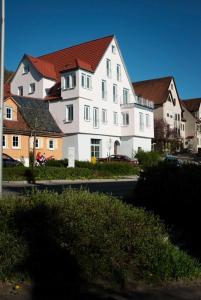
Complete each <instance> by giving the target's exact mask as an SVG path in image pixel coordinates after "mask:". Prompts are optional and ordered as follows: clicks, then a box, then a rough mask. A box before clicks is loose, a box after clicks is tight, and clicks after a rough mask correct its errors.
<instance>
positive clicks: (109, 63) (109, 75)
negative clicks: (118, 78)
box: [106, 58, 112, 78]
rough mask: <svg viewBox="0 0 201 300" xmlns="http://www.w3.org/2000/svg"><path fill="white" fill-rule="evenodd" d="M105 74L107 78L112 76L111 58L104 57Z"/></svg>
mask: <svg viewBox="0 0 201 300" xmlns="http://www.w3.org/2000/svg"><path fill="white" fill-rule="evenodd" d="M106 74H107V77H108V78H111V77H112V69H111V60H110V59H109V58H106Z"/></svg>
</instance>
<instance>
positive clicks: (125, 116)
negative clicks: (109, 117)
mask: <svg viewBox="0 0 201 300" xmlns="http://www.w3.org/2000/svg"><path fill="white" fill-rule="evenodd" d="M121 115H122V125H129V114H128V113H122V114H121Z"/></svg>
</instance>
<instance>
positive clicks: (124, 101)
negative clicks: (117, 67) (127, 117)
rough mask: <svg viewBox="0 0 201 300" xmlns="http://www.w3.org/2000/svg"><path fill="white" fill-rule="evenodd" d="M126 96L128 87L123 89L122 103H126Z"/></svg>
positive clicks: (127, 95)
mask: <svg viewBox="0 0 201 300" xmlns="http://www.w3.org/2000/svg"><path fill="white" fill-rule="evenodd" d="M128 97H129V90H128V89H123V104H127V103H128V100H129V99H128Z"/></svg>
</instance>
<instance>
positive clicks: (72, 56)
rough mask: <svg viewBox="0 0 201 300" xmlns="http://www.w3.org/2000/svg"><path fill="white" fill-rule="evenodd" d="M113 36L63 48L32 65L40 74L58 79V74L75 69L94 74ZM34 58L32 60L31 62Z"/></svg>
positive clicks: (37, 59)
mask: <svg viewBox="0 0 201 300" xmlns="http://www.w3.org/2000/svg"><path fill="white" fill-rule="evenodd" d="M113 37H114V36H113V35H111V36H107V37H103V38H100V39H97V40H93V41H89V42H86V43H83V44H79V45H76V46H72V47H70V48H65V49H63V50H59V51H56V52H53V53H50V54H46V55H42V56H39V57H37V58H36V61H34V65H35V66H36V67H37V66H38V68H40V73H41V74H43V75H44V73H43V72H44V71H45V72H47V73H48V76H47V74H46V76H47V77H50V78H55V72H56V79H57V81H58V80H59V78H60V74H59V73H60V72H62V71H64V70H69V69H74V68H77V67H80V68H83V69H86V70H88V71H90V72H94V71H95V69H96V68H97V66H98V64H99V62H100V60H101V58H102V56H103V54H104V53H105V51H106V49H107V47H108V46H109V44H110V42H111V41H112V39H113ZM34 59H35V58H32V61H33V60H34Z"/></svg>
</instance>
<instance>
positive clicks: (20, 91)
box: [18, 86, 23, 96]
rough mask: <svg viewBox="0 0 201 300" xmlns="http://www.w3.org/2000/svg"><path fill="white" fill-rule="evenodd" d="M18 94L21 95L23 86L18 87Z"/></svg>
mask: <svg viewBox="0 0 201 300" xmlns="http://www.w3.org/2000/svg"><path fill="white" fill-rule="evenodd" d="M18 96H23V86H19V87H18Z"/></svg>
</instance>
